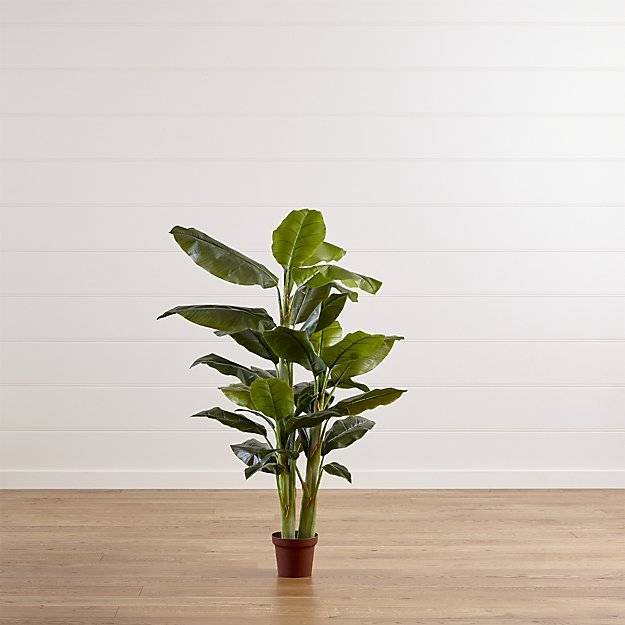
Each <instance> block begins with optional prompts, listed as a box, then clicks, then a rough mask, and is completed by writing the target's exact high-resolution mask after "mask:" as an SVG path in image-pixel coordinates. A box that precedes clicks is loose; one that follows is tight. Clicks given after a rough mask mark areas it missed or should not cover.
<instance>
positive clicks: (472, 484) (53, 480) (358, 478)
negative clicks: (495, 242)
mask: <svg viewBox="0 0 625 625" xmlns="http://www.w3.org/2000/svg"><path fill="white" fill-rule="evenodd" d="M273 487H274V482H273V479H272V478H271V476H268V475H259V476H254V478H253V479H251V480H250V481H249V482H246V481H245V479H244V477H243V474H242V472H241V471H48V470H34V471H32V470H31V471H0V488H3V489H17V488H24V489H29V488H42V489H45V488H67V489H72V488H103V489H121V488H124V489H125V488H149V489H159V488H178V489H186V488H194V489H196V488H197V489H212V488H215V489H222V488H273ZM324 487H325V488H383V489H398V488H406V489H409V488H423V489H427V488H432V489H436V488H445V489H452V488H459V489H462V488H478V489H482V488H485V489H489V488H502V489H504V488H625V471H623V470H596V471H594V470H577V469H571V470H566V469H563V470H551V469H545V470H516V471H510V470H502V471H498V470H494V469H491V470H486V471H462V470H440V471H359V472H357V473H356V474H355V475H354V484H353V486H350V485H349V484H347V483H346V482H345V481H344V480H341V479H339V478H334V477H331V476H327V479H324Z"/></svg>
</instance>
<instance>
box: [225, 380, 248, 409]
mask: <svg viewBox="0 0 625 625" xmlns="http://www.w3.org/2000/svg"><path fill="white" fill-rule="evenodd" d="M219 390H220V391H221V392H222V393H223V394H224V395H225V396H226V397H227V398H228V399H229V400H230V401H231V402H233V403H234V404H236V405H237V406H241V407H243V408H250V409H252V410H254V404H253V403H252V397H251V396H250V387H249V386H247V385H246V384H230V385H229V386H220V387H219Z"/></svg>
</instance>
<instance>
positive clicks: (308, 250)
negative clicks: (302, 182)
mask: <svg viewBox="0 0 625 625" xmlns="http://www.w3.org/2000/svg"><path fill="white" fill-rule="evenodd" d="M325 236H326V226H325V223H324V221H323V216H322V215H321V213H320V212H319V211H317V210H313V209H310V208H302V209H299V210H294V211H291V212H290V213H289V214H288V215H287V216H286V217H285V218H284V219H283V221H282V223H281V224H280V225H279V226H278V227H277V228H276V229H275V230H274V231H273V239H272V246H271V251H272V252H273V256H274V258H275V259H276V260H277V261H278V262H279V263H280V264H281V265H282V266H283V267H284V268H290V267H299V266H301V265H302V264H303V263H304V262H305V261H306V260H307V259H308V258H309V257H310V256H311V255H312V253H313V252H314V251H315V250H316V249H317V248H318V247H319V246H320V245H321V244H322V243H323V239H324V238H325ZM319 286H321V285H319Z"/></svg>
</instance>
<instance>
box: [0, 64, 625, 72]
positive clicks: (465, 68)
mask: <svg viewBox="0 0 625 625" xmlns="http://www.w3.org/2000/svg"><path fill="white" fill-rule="evenodd" d="M0 72H3V73H10V72H20V73H21V72H28V73H43V72H53V73H55V72H56V73H61V72H80V73H101V72H111V73H120V74H129V73H138V72H153V73H156V72H158V73H161V72H162V73H168V72H193V73H248V72H252V73H260V72H264V73H281V74H282V73H289V72H294V73H298V74H301V73H311V74H312V73H341V74H349V73H358V72H362V73H364V72H368V73H376V74H377V73H402V72H403V73H435V74H436V73H524V72H528V73H529V72H537V73H550V74H551V73H559V72H561V73H583V74H588V73H621V72H625V67H624V66H622V65H617V66H614V65H604V66H601V65H600V66H580V65H561V66H551V67H549V66H540V65H539V66H536V65H527V66H521V65H517V66H515V65H510V66H482V65H442V66H437V65H412V66H397V65H388V66H376V65H362V66H349V65H317V66H314V65H309V66H303V65H290V66H262V65H261V66H253V65H202V66H192V65H133V66H127V67H125V66H122V65H111V66H100V67H89V66H84V65H50V66H45V65H5V66H0Z"/></svg>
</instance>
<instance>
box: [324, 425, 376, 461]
mask: <svg viewBox="0 0 625 625" xmlns="http://www.w3.org/2000/svg"><path fill="white" fill-rule="evenodd" d="M374 425H375V423H374V422H373V421H369V419H365V418H364V417H345V419H340V420H339V421H335V422H334V424H333V425H332V427H331V428H330V429H329V430H328V431H327V432H326V435H325V438H324V440H323V446H322V448H321V454H322V455H324V456H325V455H326V454H327V453H328V452H330V451H332V450H334V449H342V448H343V447H347V446H348V445H351V444H352V443H355V442H356V441H357V440H358V439H359V438H362V437H363V436H364V435H365V434H366V433H367V432H368V431H369V430H370V429H371V428H372V427H373V426H374Z"/></svg>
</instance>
